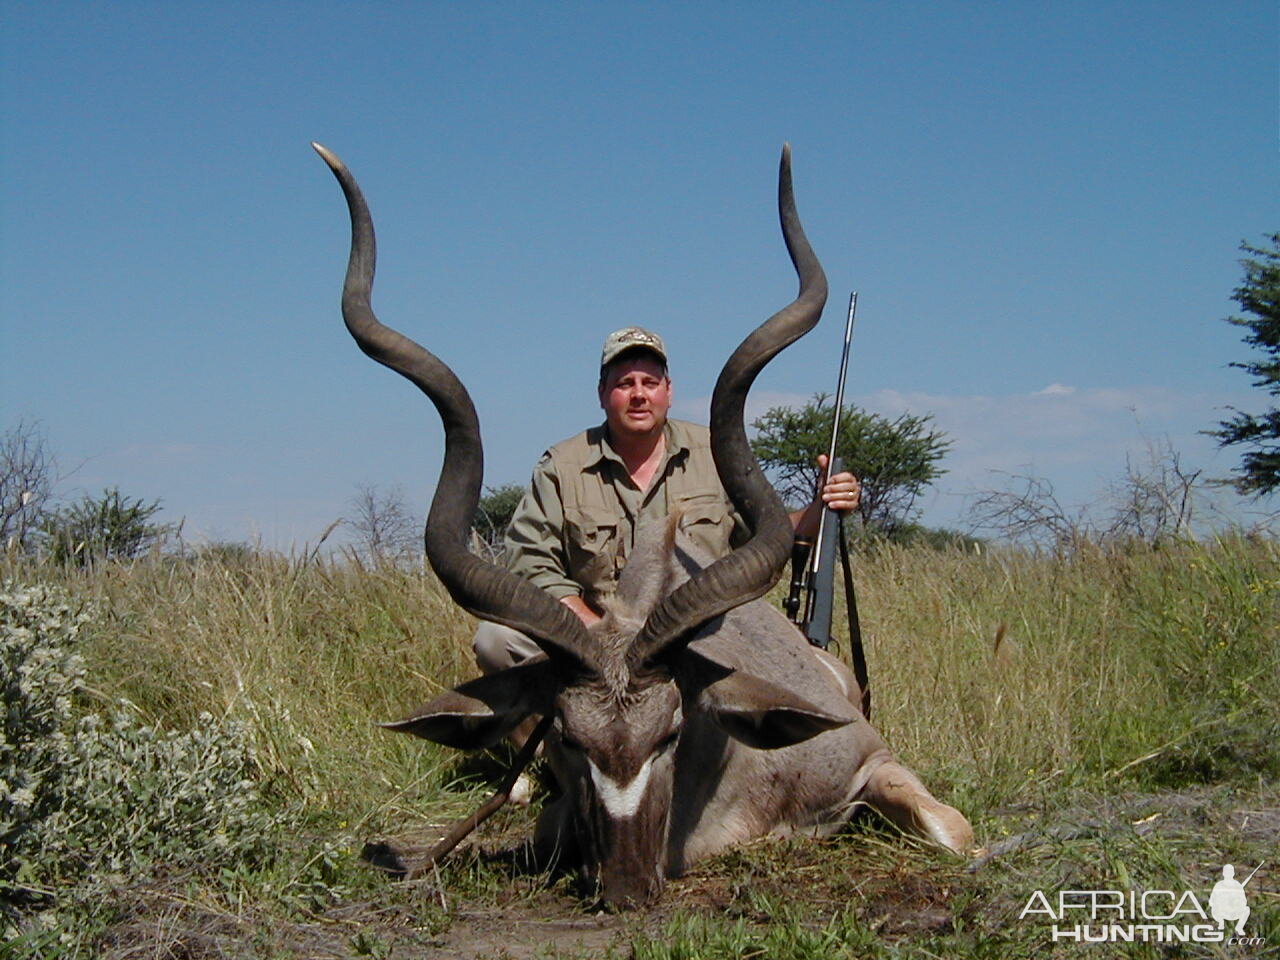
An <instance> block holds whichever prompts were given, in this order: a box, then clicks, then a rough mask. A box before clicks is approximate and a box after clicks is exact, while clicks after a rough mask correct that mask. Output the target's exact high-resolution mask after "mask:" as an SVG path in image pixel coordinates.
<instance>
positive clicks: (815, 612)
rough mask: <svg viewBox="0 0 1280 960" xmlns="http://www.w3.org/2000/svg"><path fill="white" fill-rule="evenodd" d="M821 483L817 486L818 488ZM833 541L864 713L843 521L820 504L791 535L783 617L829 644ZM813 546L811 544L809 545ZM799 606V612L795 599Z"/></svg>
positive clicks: (833, 466)
mask: <svg viewBox="0 0 1280 960" xmlns="http://www.w3.org/2000/svg"><path fill="white" fill-rule="evenodd" d="M857 311H858V294H857V293H856V292H855V293H852V294H850V295H849V316H848V319H847V321H846V322H845V328H844V348H843V350H842V351H841V354H840V376H839V379H838V380H837V382H836V398H835V409H834V411H833V414H832V418H831V443H830V444H829V446H828V448H827V476H828V477H833V476H835V475H836V474H837V473H840V472H841V470H843V468H844V464H843V463H842V462H841V460H840V458H839V457H837V456H836V440H837V439H838V438H839V436H840V415H841V413H842V411H843V410H844V385H845V380H846V379H847V377H848V374H849V347H850V345H851V343H852V342H853V320H854V317H855V315H856V314H857ZM820 490H821V488H819V492H820ZM837 545H839V550H840V561H841V565H842V567H843V569H844V592H845V600H846V601H847V604H848V607H849V639H850V647H851V649H850V653H851V654H852V657H853V669H854V674H855V676H856V677H857V680H858V686H859V687H861V689H862V712H863V715H864V716H866V717H868V718H870V715H871V692H870V690H869V689H868V687H867V662H866V657H865V654H864V652H863V649H862V629H861V626H860V624H859V622H858V602H857V598H856V596H855V595H854V589H853V573H852V571H851V569H850V564H849V548H848V546H847V545H846V544H845V540H844V522H843V519H842V518H841V516H840V514H838V513H836V511H834V510H832V509H830V508H826V507H824V508H823V510H822V515H821V517H820V519H819V521H818V533H817V536H816V537H815V538H814V539H813V540H807V539H801V538H799V537H797V538H796V542H795V546H794V547H793V549H792V553H791V588H790V590H789V592H788V594H787V599H786V603H785V605H784V609H785V610H786V614H787V618H788V619H789V620H790V621H791V622H792V623H794V624H795V625H796V626H798V627H799V628H800V631H801V633H803V634H804V635H805V638H806V639H807V640H808V641H809V642H810V643H811V644H813V645H814V646H815V647H820V648H821V649H823V650H825V649H827V647H828V645H829V644H830V643H831V619H832V614H833V610H834V606H835V558H836V547H837ZM815 546H816V549H815ZM802 598H803V610H804V612H803V613H801V605H802V604H801V601H802Z"/></svg>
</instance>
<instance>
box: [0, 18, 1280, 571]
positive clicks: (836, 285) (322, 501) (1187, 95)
mask: <svg viewBox="0 0 1280 960" xmlns="http://www.w3.org/2000/svg"><path fill="white" fill-rule="evenodd" d="M0 13H2V22H0V35H2V36H3V39H2V40H0V44H2V45H3V46H2V48H0V55H2V56H0V60H2V61H3V63H2V66H0V83H2V92H0V96H2V98H3V99H2V101H0V102H2V109H3V128H2V130H0V133H2V136H3V150H0V173H2V174H3V177H2V178H0V204H2V207H0V215H2V218H3V219H2V224H3V226H2V228H0V229H2V234H0V289H2V290H3V294H4V296H3V299H2V300H0V304H2V306H0V352H3V355H4V362H3V364H2V365H0V377H2V378H3V383H0V426H3V427H4V428H8V427H11V426H12V425H13V424H15V423H16V422H17V421H18V420H19V419H22V418H25V419H27V420H38V421H40V422H41V423H42V424H43V426H44V428H45V430H46V431H47V434H48V438H49V442H50V444H51V446H52V447H53V449H54V450H55V451H56V452H57V454H58V456H59V459H60V461H61V464H62V467H63V469H64V471H67V472H68V473H70V476H69V477H68V478H67V479H66V480H65V481H64V483H63V485H62V488H61V492H62V493H63V494H64V495H67V496H73V495H75V494H77V493H79V492H82V491H85V490H88V491H97V490H100V489H101V488H103V487H104V486H107V485H119V486H120V487H121V489H122V490H123V491H124V492H126V493H128V494H131V495H134V496H141V497H146V498H154V497H159V498H161V499H162V500H163V502H164V505H165V511H166V512H165V516H166V517H168V518H169V519H171V520H177V519H178V518H180V517H181V518H185V524H186V526H185V532H186V534H187V536H188V537H190V538H192V539H199V538H210V539H246V538H252V537H260V538H261V539H262V540H263V542H264V543H266V544H268V545H271V546H280V547H288V546H289V545H291V544H301V543H302V542H304V541H307V540H314V539H315V538H316V537H317V536H318V535H319V533H320V532H321V531H322V530H323V529H324V528H325V527H326V526H328V524H329V523H330V522H331V521H332V520H334V519H336V518H337V517H339V516H342V515H344V514H347V513H349V506H348V501H349V500H350V498H351V497H352V496H353V494H354V493H355V490H356V486H357V484H360V483H374V484H378V485H380V486H383V487H389V486H392V485H397V484H398V485H400V486H401V487H403V488H404V490H405V491H406V492H407V493H408V495H409V498H410V500H411V501H412V502H413V504H414V506H415V507H416V508H417V509H419V510H422V511H425V506H426V503H427V500H428V498H429V496H430V492H431V490H432V488H433V487H434V483H435V477H436V472H437V469H438V464H439V460H440V455H441V435H440V430H439V426H438V423H437V421H436V420H435V416H434V412H433V410H432V409H431V407H430V406H429V404H427V403H426V401H425V400H424V399H423V398H422V397H421V396H420V395H419V394H418V393H417V392H416V391H414V390H413V388H412V387H411V386H409V385H408V384H407V383H406V382H404V381H402V380H400V378H398V377H396V376H394V375H393V374H391V373H389V372H388V371H386V370H384V369H382V368H380V367H378V366H377V365H376V364H374V363H371V362H370V361H369V360H367V359H366V358H365V357H364V356H363V355H361V354H360V353H359V352H358V351H357V349H356V348H355V346H354V344H353V343H352V342H351V341H350V339H349V337H348V335H347V333H346V332H345V330H344V328H343V326H342V323H341V319H340V315H339V312H338V292H339V288H340V284H341V277H342V272H343V269H344V266H345V260H346V245H347V242H348V228H347V221H346V211H345V209H344V206H343V203H342V199H341V194H340V193H339V191H338V189H337V186H336V184H335V183H334V181H333V179H332V177H331V175H330V174H329V172H328V171H327V170H326V169H325V167H324V165H323V164H322V163H321V161H320V160H319V159H318V158H317V157H316V156H315V155H314V154H313V153H312V152H311V150H310V148H309V147H308V142H309V141H310V140H319V141H320V142H322V143H324V144H326V145H327V146H329V147H330V148H332V149H333V150H335V151H336V152H337V153H338V154H339V155H340V156H342V157H343V159H344V160H345V161H346V162H347V163H348V165H349V166H350V167H351V168H352V170H353V171H354V172H355V173H356V175H357V176H358V178H359V179H360V182H361V184H362V186H363V187H364V190H365V193H366V196H367V197H368V199H369V202H370V205H371V207H372V209H373V213H374V217H375V222H376V224H377V228H378V239H379V251H380V255H381V259H380V262H379V273H378V285H377V287H376V289H375V295H374V305H375V308H376V309H377V310H378V312H379V314H380V316H381V317H382V319H383V320H384V321H385V322H387V323H389V324H390V325H392V326H395V327H397V328H399V329H400V330H402V331H403V332H405V333H407V334H409V335H410V336H413V337H414V338H415V339H418V340H419V341H421V342H423V343H424V344H425V345H427V346H428V347H430V348H431V349H432V350H433V351H435V352H436V353H437V354H439V355H440V356H441V357H442V358H444V359H445V360H446V361H447V362H449V363H450V364H451V365H453V366H454V368H455V369H456V370H457V372H458V373H459V375H460V376H461V377H462V378H463V380H464V382H466V383H467V384H468V385H469V387H470V388H471V392H472V394H473V396H474V398H475V401H476V405H477V408H478V410H479V412H480V417H481V424H482V427H483V430H484V435H485V440H486V449H487V469H486V482H488V483H490V484H499V483H505V482H519V483H523V482H524V481H525V480H526V479H527V477H528V473H529V469H530V467H531V465H532V464H533V462H534V461H535V460H536V458H537V457H538V455H539V454H540V453H541V451H542V450H543V449H544V448H545V447H546V446H547V445H548V444H550V443H552V442H554V441H556V440H559V439H561V438H563V437H565V436H567V435H569V434H571V433H574V432H576V431H577V430H579V429H582V428H583V427H585V426H587V425H589V424H590V423H593V422H596V420H597V418H598V415H599V414H598V408H597V406H596V401H595V396H594V380H595V365H596V363H597V359H598V351H599V349H600V342H601V340H602V339H603V338H604V336H605V334H607V333H608V332H609V331H610V330H611V329H614V328H616V327H619V326H623V325H626V324H630V323H639V324H642V325H645V326H649V327H652V328H654V329H656V330H657V331H659V332H660V333H662V334H663V336H664V337H665V338H666V340H667V343H668V346H669V348H670V349H671V352H672V359H673V376H674V380H675V386H676V396H677V413H679V414H681V415H684V416H688V417H690V418H692V419H699V418H703V417H704V416H705V409H706V397H707V396H708V395H709V393H710V389H711V385H712V383H713V382H714V379H715V376H716V373H717V372H718V369H719V365H720V363H721V362H722V361H723V359H724V357H725V356H727V354H728V352H729V351H730V350H731V349H732V347H733V346H734V345H735V344H736V343H737V341H738V340H739V339H740V338H741V336H742V335H743V334H744V333H745V332H746V331H747V330H748V329H750V327H752V326H753V325H754V324H756V323H758V322H759V321H760V320H761V319H763V318H764V317H765V316H767V315H768V314H769V313H771V312H772V311H773V310H774V309H776V308H777V307H778V306H780V305H782V304H784V303H786V302H787V301H788V300H789V299H790V298H791V297H792V295H793V293H794V285H795V280H794V275H793V274H792V272H791V269H790V265H789V263H788V261H787V259H786V254H785V250H784V248H783V245H782V242H781V239H780V237H779V235H778V229H777V222H776V213H775V209H774V189H775V176H776V164H777V155H778V151H779V148H780V147H781V144H782V143H783V141H790V142H791V143H792V144H793V147H794V151H795V181H796V193H797V199H798V204H799V208H800V212H801V215H802V218H803V220H804V223H805V226H806V228H807V230H808V233H809V237H810V239H811V241H812V242H813V245H814V248H815V249H816V250H817V252H818V254H819V256H820V257H821V259H822V261H823V263H824V266H825V267H826V270H827V274H828V277H829V279H830V282H831V287H832V298H831V303H830V304H829V306H828V311H827V315H826V319H825V321H824V323H823V324H822V325H821V326H820V327H819V328H818V330H817V331H815V332H814V333H813V334H811V335H810V336H809V337H808V338H806V340H804V341H802V342H801V343H800V344H798V345H797V346H796V347H794V348H792V349H791V350H789V351H788V352H787V353H786V354H784V355H783V356H782V357H781V358H779V360H778V361H776V362H775V364H774V365H772V366H771V367H770V368H769V369H768V370H767V371H766V372H765V374H764V375H763V376H762V377H761V379H760V381H759V382H758V386H757V396H756V398H755V399H754V401H753V403H754V408H755V409H756V410H757V411H759V410H762V409H763V408H764V407H766V406H768V405H771V404H773V403H778V402H799V401H802V400H803V399H804V398H806V397H807V396H809V395H810V394H812V393H813V392H815V391H818V390H826V391H830V390H831V389H832V387H833V386H834V382H833V381H834V378H835V370H836V359H837V358H836V355H835V353H836V351H837V349H838V344H839V340H840V334H841V326H842V322H843V309H844V301H845V299H846V297H847V294H848V291H849V290H851V289H855V288H856V289H858V290H859V292H860V299H859V317H858V327H857V330H856V332H855V343H854V356H853V360H852V365H851V379H850V385H849V395H850V397H851V398H852V399H853V400H854V401H856V402H858V403H861V404H863V405H865V406H867V407H869V408H870V409H873V410H877V411H880V412H884V413H890V414H892V413H896V412H898V411H899V410H903V409H907V410H910V411H912V412H914V413H919V414H924V413H933V414H934V415H935V416H936V417H937V420H938V423H939V425H940V426H941V427H942V428H943V429H944V430H945V431H946V432H947V433H948V434H949V435H950V436H951V438H952V440H953V442H954V451H953V453H952V454H951V456H950V457H949V458H948V460H947V461H946V464H945V465H946V466H948V467H949V469H950V472H949V473H948V475H947V476H946V477H945V478H944V479H943V480H942V481H941V482H940V483H939V484H938V487H937V491H936V493H935V494H934V495H933V496H932V497H930V498H929V501H928V504H927V511H926V515H925V519H926V520H927V521H929V522H934V523H955V522H957V520H958V519H959V518H960V517H961V515H962V513H963V508H964V504H965V498H966V495H968V494H970V493H972V491H974V490H979V489H983V488H987V487H993V486H1000V485H1002V483H1003V479H1002V475H1001V474H1000V473H999V472H994V471H1006V472H1032V473H1035V474H1037V475H1040V476H1044V477H1047V478H1049V479H1050V480H1051V481H1053V483H1054V484H1055V486H1056V487H1057V489H1058V491H1059V494H1060V495H1061V497H1062V498H1063V499H1064V500H1066V501H1067V502H1069V503H1084V502H1087V501H1089V500H1090V499H1091V498H1094V497H1096V496H1097V494H1098V492H1099V490H1100V489H1101V488H1102V487H1103V486H1104V485H1105V483H1106V481H1108V480H1110V479H1113V478H1115V477H1116V476H1117V475H1118V474H1120V473H1121V472H1122V471H1123V470H1124V467H1125V457H1126V454H1128V455H1130V456H1133V455H1135V454H1138V455H1140V453H1141V451H1142V450H1143V449H1144V446H1145V444H1146V443H1147V442H1148V441H1149V440H1157V441H1159V440H1163V439H1164V438H1166V437H1167V438H1168V439H1169V441H1170V442H1171V443H1172V444H1173V446H1174V447H1176V448H1177V449H1178V450H1180V451H1181V452H1182V455H1183V458H1184V462H1186V463H1188V464H1190V465H1192V466H1196V467H1201V466H1202V467H1205V468H1206V469H1207V470H1208V471H1209V472H1210V473H1216V474H1224V473H1226V472H1227V471H1228V470H1229V469H1230V468H1231V467H1232V466H1233V465H1234V463H1235V461H1236V455H1235V454H1234V453H1232V452H1230V451H1228V452H1223V453H1218V452H1215V450H1214V448H1213V445H1212V443H1211V442H1210V441H1208V440H1207V439H1206V438H1204V437H1202V436H1200V435H1198V433H1197V431H1199V430H1201V429H1204V428H1206V427H1211V426H1213V425H1214V424H1215V423H1216V421H1217V420H1218V419H1220V418H1221V417H1222V416H1223V415H1224V412H1223V409H1222V408H1224V407H1225V406H1227V405H1232V404H1234V405H1237V406H1240V407H1243V408H1245V409H1251V410H1258V409H1260V408H1261V407H1262V406H1263V404H1264V400H1265V399H1266V398H1265V397H1264V396H1263V395H1262V394H1261V392H1260V391H1257V390H1254V389H1252V388H1250V386H1249V381H1248V377H1247V376H1246V375H1245V374H1243V373H1242V372H1241V371H1239V370H1233V369H1230V368H1229V367H1228V364H1229V363H1230V362H1231V361H1232V360H1241V359H1245V358H1246V356H1247V352H1246V348H1245V347H1244V346H1243V345H1242V344H1241V343H1240V331H1238V330H1235V329H1233V328H1231V327H1229V326H1228V325H1227V324H1224V323H1223V322H1222V318H1223V317H1224V316H1227V315H1228V314H1230V313H1231V312H1233V309H1234V304H1233V303H1232V302H1231V300H1230V293H1231V290H1232V289H1233V288H1234V287H1235V286H1236V285H1237V283H1238V282H1239V279H1240V268H1239V265H1238V262H1237V261H1238V259H1239V256H1240V254H1239V252H1238V250H1237V246H1238V244H1239V242H1240V241H1241V240H1246V239H1247V240H1250V241H1254V242H1256V241H1258V240H1259V239H1260V238H1261V237H1262V235H1263V234H1265V233H1269V232H1274V231H1276V230H1280V202H1278V201H1280V192H1278V191H1277V189H1276V188H1277V176H1276V174H1277V167H1276V160H1277V153H1276V151H1277V122H1278V121H1277V11H1276V8H1275V5H1274V3H1272V2H1226V3H1217V4H1212V5H1210V4H1208V3H1179V2H1163V3H1124V4H1116V3H1063V4H1052V5H1047V4H1032V3H985V4H979V3H902V4H869V3H868V4H858V3H798V4H792V5H789V6H783V5H780V4H765V3H733V4H730V3H682V4H673V3H647V4H616V3H605V2H600V3H582V4H556V3H541V4H537V3H478V4H435V3H364V4H350V3H343V4H339V3H330V2H308V3H284V2H277V3H259V4H244V3H234V2H230V3H220V4H190V3H164V4H160V3H147V2H136V3H130V4H105V3H75V4H69V3H57V2H48V0H46V2H41V3H25V2H10V0H4V2H3V3H0Z"/></svg>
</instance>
